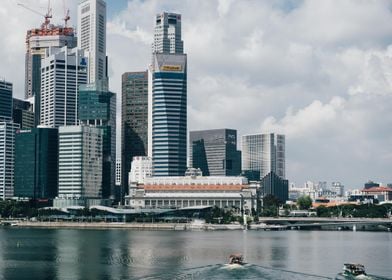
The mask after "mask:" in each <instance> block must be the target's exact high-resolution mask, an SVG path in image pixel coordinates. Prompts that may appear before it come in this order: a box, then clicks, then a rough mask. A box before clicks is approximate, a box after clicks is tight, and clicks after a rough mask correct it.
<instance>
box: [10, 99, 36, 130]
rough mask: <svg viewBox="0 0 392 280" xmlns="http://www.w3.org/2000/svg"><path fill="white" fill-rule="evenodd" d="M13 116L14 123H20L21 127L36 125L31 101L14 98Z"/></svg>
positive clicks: (26, 127)
mask: <svg viewBox="0 0 392 280" xmlns="http://www.w3.org/2000/svg"><path fill="white" fill-rule="evenodd" d="M12 118H13V120H14V123H18V124H19V125H20V129H28V128H33V127H35V123H34V111H33V104H32V103H30V102H29V101H25V100H20V99H16V98H14V99H13V110H12Z"/></svg>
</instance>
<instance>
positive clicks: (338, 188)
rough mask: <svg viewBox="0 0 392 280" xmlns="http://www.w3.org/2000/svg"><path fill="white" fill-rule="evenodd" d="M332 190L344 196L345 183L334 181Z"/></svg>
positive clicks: (337, 194)
mask: <svg viewBox="0 0 392 280" xmlns="http://www.w3.org/2000/svg"><path fill="white" fill-rule="evenodd" d="M331 191H332V192H334V193H336V196H340V197H342V196H343V195H344V185H342V183H340V182H332V184H331Z"/></svg>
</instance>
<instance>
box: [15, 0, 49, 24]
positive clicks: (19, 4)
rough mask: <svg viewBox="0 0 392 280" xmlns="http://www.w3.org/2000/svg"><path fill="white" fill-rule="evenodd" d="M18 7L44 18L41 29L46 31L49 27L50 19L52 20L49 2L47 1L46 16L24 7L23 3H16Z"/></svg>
mask: <svg viewBox="0 0 392 280" xmlns="http://www.w3.org/2000/svg"><path fill="white" fill-rule="evenodd" d="M18 6H21V7H23V8H25V9H27V10H29V11H31V12H33V13H36V14H38V15H40V16H43V17H44V18H45V21H44V23H43V24H42V27H44V28H45V29H48V26H49V23H50V19H51V18H52V8H51V7H50V0H48V10H47V12H46V14H42V13H40V12H38V11H36V10H34V9H32V8H30V7H28V6H26V5H25V4H23V3H18Z"/></svg>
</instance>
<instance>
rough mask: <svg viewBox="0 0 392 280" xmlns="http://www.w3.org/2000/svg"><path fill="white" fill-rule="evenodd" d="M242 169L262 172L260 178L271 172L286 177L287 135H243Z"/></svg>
mask: <svg viewBox="0 0 392 280" xmlns="http://www.w3.org/2000/svg"><path fill="white" fill-rule="evenodd" d="M241 145H242V170H243V171H244V172H247V171H248V172H249V171H250V172H256V173H258V172H260V177H259V178H260V179H261V178H263V177H264V176H266V175H267V174H268V173H270V172H274V173H276V174H277V175H278V176H280V177H281V178H283V179H284V178H285V176H286V174H285V136H284V135H279V134H276V135H275V134H274V133H271V134H253V135H244V136H242V144H241Z"/></svg>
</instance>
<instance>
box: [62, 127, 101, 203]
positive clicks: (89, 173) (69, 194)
mask: <svg viewBox="0 0 392 280" xmlns="http://www.w3.org/2000/svg"><path fill="white" fill-rule="evenodd" d="M102 136H103V131H102V129H100V128H97V127H90V126H62V127H60V128H59V191H58V197H59V198H67V199H81V198H82V199H88V198H93V199H97V198H101V197H102V166H103V164H102V163H103V161H102V155H103V152H102V147H103V137H102Z"/></svg>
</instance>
